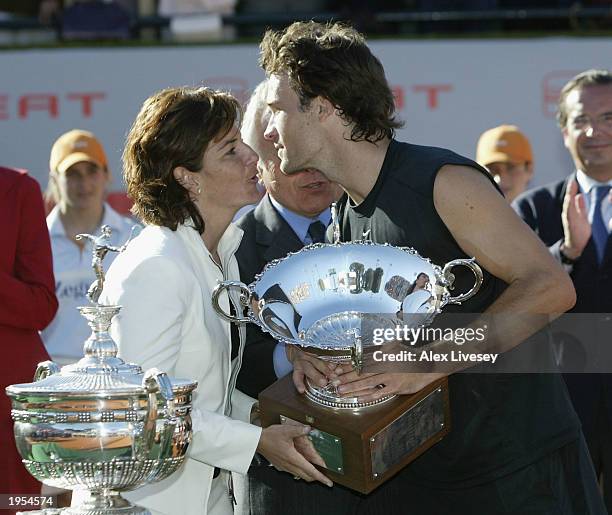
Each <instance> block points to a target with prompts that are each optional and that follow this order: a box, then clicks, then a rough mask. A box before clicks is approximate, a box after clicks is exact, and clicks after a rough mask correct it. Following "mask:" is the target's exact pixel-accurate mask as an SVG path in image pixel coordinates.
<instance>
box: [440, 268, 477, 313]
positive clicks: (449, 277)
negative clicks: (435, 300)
mask: <svg viewBox="0 0 612 515" xmlns="http://www.w3.org/2000/svg"><path fill="white" fill-rule="evenodd" d="M460 265H463V266H466V267H468V268H469V269H470V270H471V271H472V273H473V274H474V277H475V279H476V280H475V282H474V286H472V287H471V288H470V289H469V290H468V291H467V292H465V293H461V294H460V295H456V296H455V297H448V298H447V299H445V300H443V301H442V305H441V307H443V306H446V305H447V304H461V303H462V302H463V301H464V300H467V299H471V298H472V297H473V296H474V295H476V292H477V291H478V290H480V286H481V285H482V269H481V268H480V267H479V266H478V265H477V264H476V259H475V258H471V259H453V260H452V261H449V262H448V263H446V265H445V266H444V268H443V269H442V276H443V278H444V281H445V285H444V286H445V287H446V288H447V289H449V290H452V289H453V283H454V282H455V275H454V274H453V273H452V272H451V269H452V268H454V267H456V266H460Z"/></svg>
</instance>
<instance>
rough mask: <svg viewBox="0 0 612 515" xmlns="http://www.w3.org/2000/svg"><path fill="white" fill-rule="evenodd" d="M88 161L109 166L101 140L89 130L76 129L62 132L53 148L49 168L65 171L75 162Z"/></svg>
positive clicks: (53, 170)
mask: <svg viewBox="0 0 612 515" xmlns="http://www.w3.org/2000/svg"><path fill="white" fill-rule="evenodd" d="M81 161H87V162H89V163H94V164H97V165H99V166H101V167H103V168H106V167H107V166H108V162H107V160H106V154H105V153H104V149H103V148H102V145H101V144H100V142H99V141H98V140H97V139H96V137H95V136H94V135H93V134H92V133H91V132H89V131H82V130H78V129H74V130H71V131H68V132H66V133H65V134H62V135H61V136H60V137H59V138H58V139H57V141H56V142H55V143H54V144H53V147H52V148H51V157H50V159H49V170H51V171H52V172H55V171H56V172H59V173H64V172H65V171H66V170H68V168H70V167H71V166H72V165H73V164H76V163H80V162H81Z"/></svg>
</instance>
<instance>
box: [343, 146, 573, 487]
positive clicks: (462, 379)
mask: <svg viewBox="0 0 612 515" xmlns="http://www.w3.org/2000/svg"><path fill="white" fill-rule="evenodd" d="M447 164H452V165H462V166H469V167H472V168H475V169H476V170H478V171H479V172H481V173H483V174H484V175H485V176H486V177H488V178H489V179H491V177H490V175H489V174H488V173H487V171H486V170H485V169H484V168H482V167H480V166H479V165H478V164H476V163H475V162H473V161H471V160H470V159H467V158H465V157H462V156H460V155H458V154H455V153H454V152H451V151H449V150H446V149H442V148H436V147H425V146H418V145H411V144H407V143H400V142H397V141H395V140H393V141H391V143H390V145H389V148H388V150H387V154H386V156H385V160H384V163H383V166H382V169H381V172H380V174H379V177H378V179H377V181H376V184H375V185H374V187H373V189H372V190H371V191H370V193H369V194H368V196H367V197H366V198H365V199H364V201H363V202H362V203H361V204H359V205H357V206H354V205H351V202H350V201H349V200H348V199H347V197H346V195H345V196H344V198H343V199H342V200H341V202H340V205H339V215H340V224H341V225H340V226H341V236H342V238H341V239H342V241H350V240H361V239H364V237H363V235H364V232H366V234H368V233H367V231H369V234H368V238H367V239H371V240H372V241H374V242H377V243H390V244H392V245H395V246H408V247H413V248H414V249H416V250H417V251H418V252H419V254H420V255H421V256H423V257H427V258H430V259H431V260H432V261H433V262H434V263H435V264H437V265H441V266H443V265H444V264H446V263H448V262H449V261H451V260H452V259H457V258H467V257H471V256H467V255H466V254H465V252H463V250H462V249H461V248H460V247H459V245H458V243H457V242H456V241H455V239H454V238H453V236H452V235H451V233H450V232H449V230H448V228H447V227H446V225H445V224H444V222H443V221H442V219H441V218H440V216H439V215H438V212H437V211H436V209H435V206H434V202H433V188H434V181H435V178H436V175H437V173H438V171H439V170H440V168H441V167H442V166H444V165H447ZM492 183H493V184H494V182H493V181H492ZM496 188H497V186H496ZM482 223H483V224H486V223H487V220H486V219H483V220H482ZM483 272H484V282H483V285H482V287H481V289H480V290H479V292H478V293H477V294H476V295H475V296H474V297H472V298H471V299H470V300H468V301H466V302H464V303H463V304H462V305H460V306H456V305H449V306H447V307H445V308H444V311H445V312H463V313H480V312H483V311H484V310H485V309H486V308H487V307H488V306H489V305H490V304H492V303H493V302H494V301H495V299H496V298H497V297H498V296H499V295H500V294H501V293H502V292H503V291H504V289H505V288H506V286H507V285H506V284H505V283H504V282H503V281H502V280H501V279H499V278H497V277H495V276H493V275H491V274H490V273H489V272H488V271H486V270H484V269H483ZM453 273H455V276H456V281H455V286H456V288H455V290H454V291H455V292H463V291H467V290H468V289H469V288H470V287H471V286H472V284H473V276H472V274H471V273H470V272H469V271H468V270H467V269H465V270H463V267H457V268H455V269H454V270H453ZM449 386H450V388H449V389H450V403H451V431H450V433H449V435H447V436H446V438H444V439H443V440H442V441H441V442H439V443H438V444H436V445H434V446H433V447H432V448H431V449H429V450H428V451H426V452H425V453H424V454H423V455H422V456H421V457H419V458H418V459H417V460H415V461H414V462H412V463H411V464H410V465H408V466H407V467H406V468H405V469H404V470H403V471H402V472H401V473H400V477H403V478H405V479H406V478H407V479H409V480H410V481H411V482H421V483H426V484H428V485H430V486H432V485H435V484H438V485H440V486H445V487H450V488H453V487H457V488H461V487H467V486H471V485H476V484H481V483H485V482H488V481H492V480H494V479H496V478H499V477H501V476H503V475H505V474H508V473H509V472H512V471H514V470H517V469H518V468H521V467H523V466H525V465H527V464H529V463H532V462H534V461H536V460H538V459H539V458H541V457H543V456H544V455H546V454H548V453H550V452H552V451H554V450H555V449H557V448H559V447H561V446H563V445H565V444H567V443H569V442H571V441H572V440H575V439H576V438H578V435H579V427H580V426H579V422H578V420H577V417H576V415H575V413H574V410H573V408H572V407H571V404H570V402H569V399H568V397H567V392H566V389H565V385H564V384H563V381H562V379H561V377H560V376H559V375H557V374H483V373H480V374H470V373H458V374H453V375H452V376H450V377H449ZM397 479H400V478H399V477H398V478H397Z"/></svg>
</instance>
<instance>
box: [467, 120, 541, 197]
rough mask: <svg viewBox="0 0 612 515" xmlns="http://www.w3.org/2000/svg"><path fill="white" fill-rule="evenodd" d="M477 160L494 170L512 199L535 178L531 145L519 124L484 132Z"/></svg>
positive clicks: (479, 144) (495, 176) (496, 180)
mask: <svg viewBox="0 0 612 515" xmlns="http://www.w3.org/2000/svg"><path fill="white" fill-rule="evenodd" d="M476 161H477V162H478V164H480V165H482V166H484V167H485V168H487V169H488V170H489V172H491V175H493V178H494V179H495V182H496V183H497V184H498V185H499V187H500V189H501V190H502V191H503V193H504V196H505V197H506V199H507V200H508V202H512V201H513V200H514V199H515V198H516V197H517V196H519V195H520V194H521V193H523V192H524V191H525V190H526V189H527V185H528V184H529V181H530V180H531V178H532V177H533V153H532V151H531V145H530V143H529V140H528V139H527V138H526V137H525V135H524V134H523V133H522V132H521V131H520V130H519V128H518V127H516V126H515V125H500V126H498V127H494V128H492V129H489V130H487V131H485V132H483V133H482V134H481V135H480V139H479V140H478V146H477V148H476Z"/></svg>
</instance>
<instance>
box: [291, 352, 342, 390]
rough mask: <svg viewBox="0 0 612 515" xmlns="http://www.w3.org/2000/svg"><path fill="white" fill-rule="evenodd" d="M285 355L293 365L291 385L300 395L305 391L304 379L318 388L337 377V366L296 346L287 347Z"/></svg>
mask: <svg viewBox="0 0 612 515" xmlns="http://www.w3.org/2000/svg"><path fill="white" fill-rule="evenodd" d="M285 353H286V354H287V359H288V360H289V361H290V362H291V363H292V365H293V383H294V384H295V387H296V388H297V391H298V392H300V393H304V392H305V391H306V384H305V379H304V378H305V377H307V378H308V379H309V380H310V382H311V383H312V384H315V385H318V386H325V385H326V384H327V383H329V382H330V381H333V380H334V379H336V377H337V374H336V369H337V368H338V365H337V364H336V363H334V362H332V361H324V360H322V359H319V358H317V357H315V356H313V355H311V354H308V353H307V352H304V351H303V350H301V349H300V348H298V347H297V346H296V345H287V347H286V348H285Z"/></svg>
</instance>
